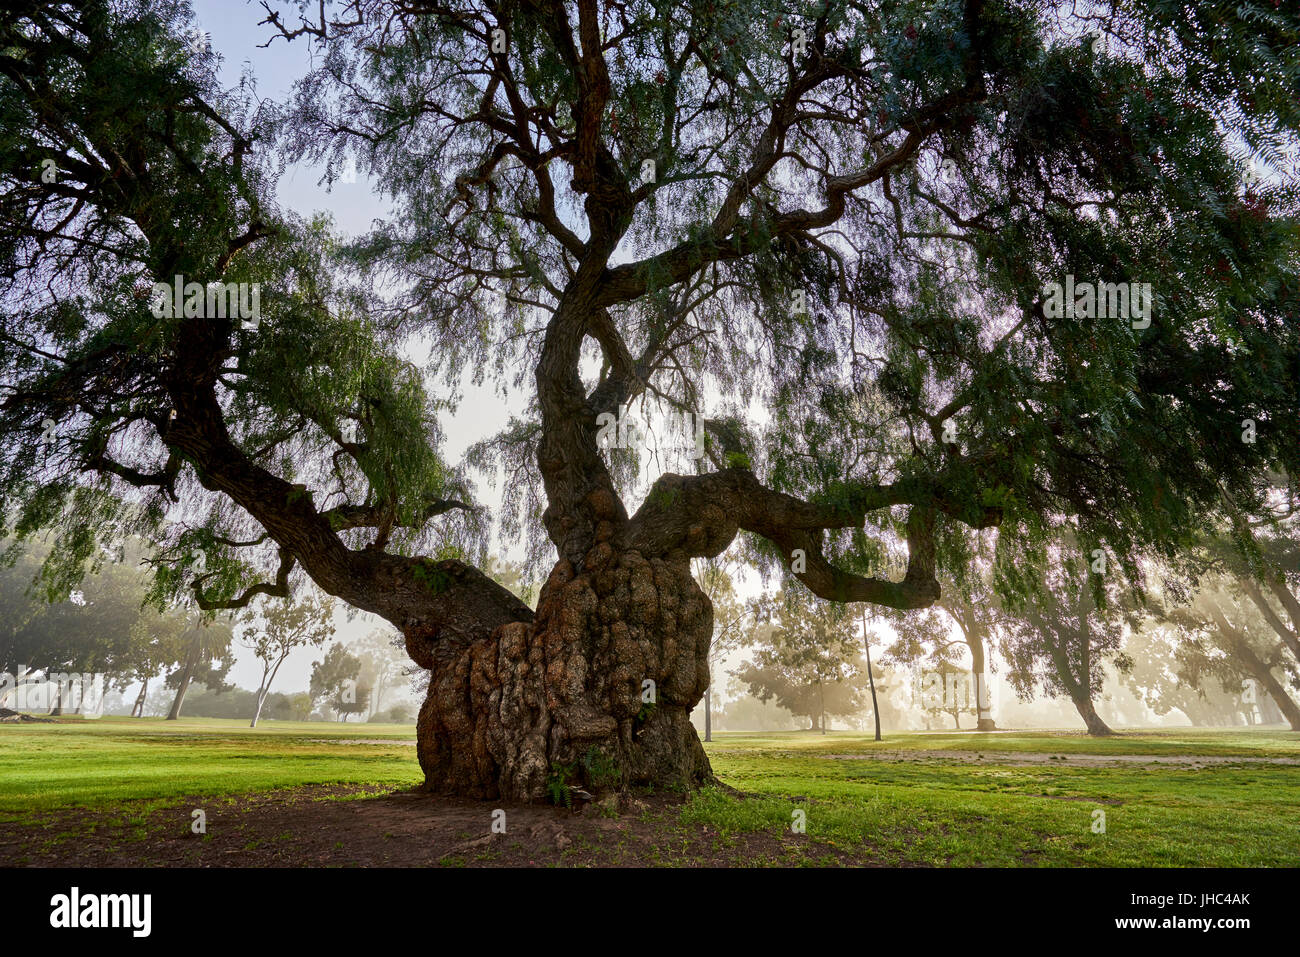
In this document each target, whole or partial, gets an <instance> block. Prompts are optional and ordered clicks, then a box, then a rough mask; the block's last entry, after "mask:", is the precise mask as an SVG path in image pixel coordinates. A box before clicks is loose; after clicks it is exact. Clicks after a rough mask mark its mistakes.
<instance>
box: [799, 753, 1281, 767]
mask: <svg viewBox="0 0 1300 957" xmlns="http://www.w3.org/2000/svg"><path fill="white" fill-rule="evenodd" d="M818 757H822V758H829V759H831V760H835V761H956V762H958V763H961V764H999V765H1049V766H1059V767H1076V768H1099V767H1105V766H1107V765H1110V766H1124V765H1134V764H1138V765H1161V764H1164V765H1177V766H1180V767H1189V768H1194V767H1209V766H1211V765H1215V766H1217V765H1224V764H1278V765H1300V758H1262V757H1233V756H1219V755H1215V756H1207V755H1203V754H1038V753H1034V752H1028V751H947V750H945V751H885V750H881V751H862V752H859V753H857V754H822V755H818Z"/></svg>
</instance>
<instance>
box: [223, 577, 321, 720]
mask: <svg viewBox="0 0 1300 957" xmlns="http://www.w3.org/2000/svg"><path fill="white" fill-rule="evenodd" d="M240 625H241V626H242V630H243V637H242V639H241V643H242V644H243V645H244V647H245V648H247V649H248V650H249V651H251V652H252V653H253V654H254V655H255V656H256V657H257V660H258V661H259V662H261V664H262V678H261V681H260V682H259V683H258V686H257V702H256V707H255V708H254V710H253V720H252V721H251V722H250V723H249V727H250V728H256V727H257V719H258V718H259V717H260V716H261V714H262V705H263V704H265V702H266V696H267V695H268V694H270V691H271V683H272V682H273V681H275V676H276V675H277V674H278V673H279V671H280V666H281V665H283V664H284V663H285V661H286V660H287V659H288V657H289V656H290V655H291V654H293V652H294V651H295V650H297V649H298V648H307V647H315V648H319V647H320V646H321V645H323V644H324V643H325V642H327V641H329V640H330V638H332V637H333V636H334V602H333V601H332V600H331V599H330V598H328V597H321V596H318V595H314V594H308V595H305V596H303V597H301V598H299V599H298V600H296V601H291V602H283V601H268V602H263V603H261V605H260V607H254V608H250V609H249V610H247V611H246V612H244V614H243V615H241V616H240Z"/></svg>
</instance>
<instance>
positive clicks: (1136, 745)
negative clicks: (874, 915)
mask: <svg viewBox="0 0 1300 957" xmlns="http://www.w3.org/2000/svg"><path fill="white" fill-rule="evenodd" d="M414 739H415V728H414V726H412V725H384V724H362V725H346V724H337V723H328V722H290V721H271V722H264V723H262V724H261V725H259V727H257V728H255V729H254V728H249V727H248V726H247V722H245V721H241V720H236V719H217V718H182V719H180V720H179V721H165V720H163V719H160V718H119V717H106V718H103V719H100V720H95V721H87V720H77V719H75V718H74V719H65V720H62V721H60V722H57V723H51V724H20V725H5V726H2V727H0V825H2V826H3V834H2V835H0V837H2V838H3V840H0V844H2V845H3V846H4V848H5V853H6V854H7V855H8V856H9V857H10V858H11V859H10V860H9V861H8V863H11V864H12V863H16V862H18V861H20V860H31V859H32V858H31V854H32V853H33V849H35V850H36V852H37V856H38V858H39V859H41V860H43V861H54V862H58V861H59V860H60V857H59V850H58V849H59V847H60V846H64V845H68V842H75V841H77V839H78V838H79V837H85V836H86V835H88V834H91V833H96V834H98V835H99V838H98V839H103V840H108V839H109V838H105V835H110V836H111V844H110V845H107V846H111V847H113V848H117V849H119V850H120V849H121V848H122V847H125V846H128V845H129V850H130V853H131V854H132V855H134V856H135V858H137V859H138V858H139V857H140V856H141V855H143V856H144V857H145V858H147V857H148V854H149V842H150V841H151V840H153V839H155V838H157V837H159V834H158V833H156V831H157V828H158V827H162V828H164V830H166V829H174V827H175V818H176V813H178V812H179V810H182V809H183V808H184V807H186V806H188V805H190V804H194V803H195V802H206V803H207V804H211V805H214V806H222V807H227V808H230V809H232V812H233V810H234V809H238V808H247V807H253V806H254V805H255V806H256V807H258V808H260V809H261V810H260V811H259V812H258V813H259V814H262V815H266V814H267V813H269V812H268V810H267V809H268V808H270V809H274V810H275V812H276V813H277V814H278V813H281V812H282V813H283V814H285V815H289V817H288V818H287V819H288V820H290V821H293V820H295V818H293V816H292V815H293V814H294V813H299V814H301V815H302V816H303V824H304V825H307V824H309V823H310V821H311V820H312V816H313V814H314V813H315V812H313V811H312V810H311V808H312V806H313V803H314V804H316V805H319V802H320V801H322V800H338V799H340V798H347V799H349V800H350V801H351V802H352V813H353V814H354V815H360V817H361V818H364V817H365V816H366V815H367V814H369V813H370V812H372V811H374V812H378V811H379V810H380V809H381V808H383V807H384V806H385V805H384V803H383V802H385V801H388V800H395V799H396V797H397V796H402V797H403V799H404V800H406V799H409V798H410V797H411V794H412V792H413V791H414V790H415V789H416V787H417V786H418V785H419V784H420V783H421V781H422V775H421V772H420V767H419V764H418V762H417V760H416V754H415V750H414V748H413V747H412V745H413V743H414ZM705 747H706V750H707V751H708V753H709V757H710V760H711V762H712V764H713V768H714V772H715V774H716V775H717V778H718V781H719V783H720V785H722V786H719V787H710V788H705V789H702V790H699V791H695V792H692V793H690V794H680V795H664V794H662V793H661V794H660V795H658V796H657V797H655V796H651V795H645V794H642V797H643V798H647V799H649V800H650V801H651V803H649V804H646V803H645V801H643V800H638V801H634V802H632V804H631V805H624V806H623V807H622V809H621V810H611V808H612V807H614V806H612V805H607V804H602V805H601V816H602V817H606V818H608V819H610V820H607V821H604V822H602V823H601V827H602V828H606V829H607V828H608V827H609V826H613V827H614V830H615V831H617V830H618V825H619V822H620V821H626V822H627V823H628V825H629V826H631V825H632V824H633V823H634V824H635V826H636V827H637V828H638V829H639V830H640V831H641V832H642V840H641V845H645V847H650V848H652V849H654V850H653V853H651V852H649V851H646V850H645V847H642V849H641V850H640V851H638V852H637V853H638V854H640V855H644V854H646V853H650V854H651V858H652V859H651V860H650V861H649V862H650V863H665V864H669V863H675V864H683V863H690V862H691V860H693V859H696V858H697V857H698V858H700V859H701V860H707V859H708V857H709V855H710V854H713V853H724V852H726V851H727V849H728V848H732V849H734V848H738V847H749V845H750V844H753V843H754V842H755V841H760V840H761V841H762V842H763V848H764V850H763V851H762V852H761V853H760V854H759V859H758V860H756V861H755V863H771V864H819V863H838V864H881V865H901V866H917V865H919V866H972V865H989V866H1034V865H1062V866H1103V867H1106V866H1175V867H1177V866H1225V867H1235V866H1297V865H1300V788H1297V787H1296V784H1297V782H1300V734H1297V733H1294V732H1290V731H1287V730H1285V728H1284V727H1283V726H1273V727H1254V728H1228V729H1192V728H1188V729H1181V728H1173V729H1171V728H1160V729H1144V730H1131V731H1125V732H1121V733H1118V734H1116V735H1115V736H1113V737H1109V738H1090V737H1088V736H1087V735H1086V734H1083V733H1082V732H1077V731H1051V730H1035V731H999V732H974V731H952V732H898V733H891V734H886V735H884V736H883V740H882V741H880V742H876V741H874V740H873V736H872V735H871V734H869V733H862V732H852V731H831V732H829V733H826V734H822V733H821V732H809V731H789V732H734V731H733V732H715V734H714V740H713V741H712V742H710V743H708V744H706V745H705ZM304 796H306V797H304ZM441 800H442V799H439V798H436V797H434V796H424V795H421V796H420V800H419V801H417V802H416V803H415V804H413V805H410V806H411V807H412V808H413V809H414V810H413V811H412V813H418V814H420V815H423V817H422V818H421V820H424V821H427V822H429V823H430V826H436V822H437V817H438V814H439V813H440V808H444V809H449V808H451V807H452V804H440V803H439V802H440V801H441ZM304 801H305V803H304ZM491 803H492V802H486V803H484V802H479V804H482V807H479V806H478V805H476V804H475V802H463V801H461V802H454V807H455V809H456V814H457V815H458V817H457V823H456V836H457V837H459V836H461V835H465V834H467V835H469V836H468V838H465V840H471V841H472V840H475V839H476V837H475V835H476V833H477V832H476V830H475V828H476V827H479V824H478V823H477V822H478V821H479V819H480V818H481V820H482V826H481V828H480V830H481V831H482V833H483V834H488V833H489V832H488V820H489V818H488V813H487V810H484V808H486V806H487V804H491ZM291 804H292V806H293V807H294V808H298V811H296V812H294V811H292V810H291V809H290V807H289V806H290V805H291ZM403 807H407V805H403ZM629 807H631V808H633V810H631V811H629V810H628V808H629ZM489 810H490V809H489ZM581 811H582V809H581V808H578V809H576V810H570V809H567V808H552V809H548V810H546V811H545V813H546V814H549V815H550V817H548V818H546V820H547V821H549V820H551V819H552V818H553V819H554V820H555V821H557V822H559V823H558V825H557V826H561V827H569V828H571V829H572V828H576V829H577V830H576V831H575V833H579V832H582V828H584V827H588V822H589V820H590V819H591V818H592V817H593V815H592V814H591V813H587V814H586V815H585V816H584V815H583V814H582V813H581ZM1098 812H1100V813H1098ZM510 813H512V814H514V813H516V812H515V811H511V812H510ZM520 813H522V812H520ZM528 813H529V814H537V813H542V811H540V810H537V809H533V810H530V811H529V812H528ZM277 820H278V818H277ZM349 821H351V819H349ZM466 821H469V822H470V823H468V824H466V823H465V822H466ZM159 822H169V823H165V824H162V823H159ZM250 826H251V827H253V828H254V829H256V827H257V824H256V821H255V820H253V821H251V823H250V822H249V821H246V822H245V823H243V824H241V827H245V828H247V827H250ZM348 826H351V824H349V825H348ZM548 826H550V825H548ZM319 827H320V828H321V829H323V830H324V831H328V830H329V825H326V824H321V825H319ZM295 830H296V827H295V826H290V827H289V828H288V831H289V832H293V831H295ZM583 833H585V832H583ZM611 833H612V832H609V831H608V830H602V831H601V835H602V839H606V838H608V837H610V835H611ZM114 835H115V836H114ZM325 836H328V835H325ZM588 837H591V835H587V836H581V835H580V836H579V839H578V841H577V843H576V845H575V846H576V847H577V848H578V849H579V850H581V849H582V848H583V847H584V843H583V842H585V841H586V840H587V839H588ZM592 839H593V840H594V839H595V838H594V837H592ZM287 840H288V839H287V838H286V841H287ZM683 841H685V842H687V843H685V844H683ZM647 842H648V843H647ZM746 842H748V843H746ZM339 843H340V844H343V843H346V842H339ZM598 843H599V842H598ZM619 846H622V845H619ZM639 846H640V845H639ZM682 848H696V850H689V851H684V850H682ZM699 848H703V850H699ZM550 850H551V849H550V848H549V846H548V848H547V851H548V853H549V851H550ZM285 853H289V852H288V851H285ZM557 853H558V855H559V856H558V857H557V858H556V859H555V860H554V861H553V863H566V862H567V863H584V862H588V861H587V860H586V859H584V858H583V857H582V856H579V857H577V858H576V859H574V858H573V849H572V848H569V847H567V846H566V847H565V848H561V849H559V851H558V852H557ZM592 853H593V854H595V851H594V850H593V851H592ZM746 853H749V851H746ZM42 854H43V855H45V856H44V857H41V856H40V855H42ZM485 855H486V856H485ZM692 855H694V857H693V856H692ZM701 855H702V857H701ZM235 856H237V855H235ZM327 856H328V855H327ZM200 857H201V855H200ZM507 857H508V855H507ZM198 859H199V858H196V861H197V860H198ZM277 860H278V859H277ZM493 861H494V858H493V856H492V851H491V848H487V849H482V848H480V849H476V851H475V854H474V855H472V856H471V857H468V858H467V857H465V856H464V855H457V854H453V855H444V856H443V857H442V858H439V862H441V863H480V864H491V863H493ZM590 862H592V863H604V862H605V861H604V859H603V858H600V857H599V856H597V857H594V858H592V860H591V861H590ZM610 862H611V863H618V862H619V861H617V860H613V861H610ZM636 862H638V863H640V862H643V861H640V860H638V861H636ZM227 863H229V862H227ZM329 863H335V864H342V865H346V864H347V863H349V860H348V859H347V858H346V857H344V858H342V859H340V860H330V861H329Z"/></svg>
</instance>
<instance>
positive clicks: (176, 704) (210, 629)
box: [167, 617, 235, 721]
mask: <svg viewBox="0 0 1300 957" xmlns="http://www.w3.org/2000/svg"><path fill="white" fill-rule="evenodd" d="M233 640H234V629H233V627H232V625H231V622H230V621H229V620H224V621H205V620H203V619H202V618H197V617H196V618H195V619H192V620H191V621H189V622H188V627H187V628H186V629H185V631H184V632H183V633H182V634H181V636H180V651H179V654H177V655H176V656H175V658H176V667H175V669H174V670H173V671H172V672H171V673H170V674H168V675H167V687H169V688H175V689H176V697H174V698H173V699H172V705H171V708H170V709H169V710H168V712H167V720H168V721H175V720H176V719H178V718H179V717H180V716H181V707H182V706H183V705H184V703H185V693H186V692H187V691H188V690H189V687H190V683H191V682H192V681H201V682H202V683H203V684H204V685H205V686H206V687H208V688H212V689H213V690H219V689H221V688H224V687H226V675H227V674H229V673H230V669H231V667H233V666H234V663H235V659H234V656H233V654H232V653H231V648H230V645H231V642H232V641H233Z"/></svg>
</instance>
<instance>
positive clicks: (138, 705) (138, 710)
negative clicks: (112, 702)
mask: <svg viewBox="0 0 1300 957" xmlns="http://www.w3.org/2000/svg"><path fill="white" fill-rule="evenodd" d="M148 693H149V679H148V678H145V679H143V680H142V681H141V682H140V694H139V695H137V696H136V699H135V704H134V705H133V706H132V707H131V717H133V718H143V717H144V699H145V696H146V695H148Z"/></svg>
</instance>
